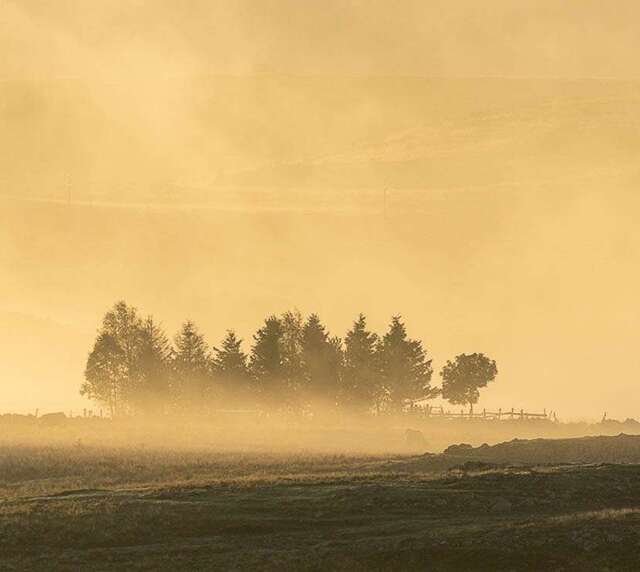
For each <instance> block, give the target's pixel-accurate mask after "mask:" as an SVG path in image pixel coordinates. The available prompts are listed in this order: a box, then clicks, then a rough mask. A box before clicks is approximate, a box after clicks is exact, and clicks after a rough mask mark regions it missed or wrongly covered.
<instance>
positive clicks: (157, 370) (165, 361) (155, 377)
mask: <svg viewBox="0 0 640 572" xmlns="http://www.w3.org/2000/svg"><path fill="white" fill-rule="evenodd" d="M171 358H172V348H171V344H170V343H169V340H168V338H167V336H166V334H165V333H164V331H163V330H162V328H161V327H160V326H159V325H158V324H157V323H156V322H155V321H154V319H153V317H152V316H148V317H147V319H146V320H145V321H144V322H143V323H142V325H141V331H140V349H139V352H138V358H137V362H136V375H135V377H136V383H135V388H134V391H133V395H132V396H131V399H132V401H133V402H134V403H135V405H136V406H137V408H138V409H141V410H142V411H145V412H149V413H161V412H163V411H164V410H165V409H166V406H167V404H168V401H169V388H170V366H171Z"/></svg>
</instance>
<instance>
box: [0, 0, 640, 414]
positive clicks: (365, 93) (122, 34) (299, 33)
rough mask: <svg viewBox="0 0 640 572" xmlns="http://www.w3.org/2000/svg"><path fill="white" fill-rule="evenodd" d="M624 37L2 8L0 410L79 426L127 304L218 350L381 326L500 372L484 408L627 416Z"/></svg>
mask: <svg viewBox="0 0 640 572" xmlns="http://www.w3.org/2000/svg"><path fill="white" fill-rule="evenodd" d="M639 12H640V5H638V3H637V2H632V1H626V0H624V1H618V2H615V3H614V4H611V3H605V2H603V1H595V0H582V1H579V2H578V1H567V2H557V1H555V2H550V1H536V2H515V1H506V0H490V1H487V2H482V3H481V2H455V1H454V2H451V1H448V2H444V1H443V2H434V1H432V2H425V1H417V0H416V1H409V0H405V1H401V2H381V1H370V2H356V1H352V2H348V1H341V2H338V1H333V0H327V1H324V2H300V1H298V2H294V1H284V0H279V1H275V0H273V1H266V0H265V1H262V2H258V1H253V2H249V1H237V0H236V1H234V2H215V3H212V2H204V1H202V2H201V1H197V0H196V1H190V2H177V1H157V2H153V3H149V2H142V1H128V2H119V3H113V2H107V1H84V2H79V1H76V2H71V1H57V2H51V1H36V0H23V1H21V2H10V1H6V0H5V1H4V2H2V4H0V194H1V195H2V197H3V198H0V276H1V277H2V279H1V280H0V320H2V323H3V324H4V325H5V327H4V328H2V330H1V331H0V410H11V409H16V410H25V409H35V408H36V407H40V408H41V409H47V408H49V409H51V408H56V409H57V408H63V409H70V408H76V409H77V408H80V407H83V406H84V402H83V401H82V400H81V399H80V397H79V396H78V394H77V388H78V386H79V384H80V381H81V375H82V370H83V367H84V360H85V358H86V353H87V352H88V350H89V347H90V345H91V343H92V338H93V335H94V332H95V328H96V327H97V325H98V322H99V319H100V317H101V315H102V313H103V312H104V311H105V310H106V309H107V308H108V307H109V306H110V305H111V304H112V303H113V302H114V301H115V300H117V299H119V298H125V299H126V300H127V301H129V302H130V303H133V304H135V305H137V306H138V307H139V308H140V309H141V310H142V311H144V312H151V313H153V314H154V315H156V316H157V317H158V318H159V319H160V320H161V321H163V322H164V324H165V325H166V327H167V328H168V329H169V330H170V332H173V331H175V329H176V328H177V327H178V325H179V323H180V321H181V320H183V319H186V318H192V319H194V320H195V321H196V322H198V323H199V324H200V325H201V327H202V329H203V331H204V332H205V333H206V334H207V336H208V338H209V341H210V342H211V343H217V342H218V341H219V340H220V338H221V337H222V336H223V335H224V332H225V330H226V329H227V328H230V327H235V328H236V329H237V330H238V332H239V333H240V334H241V335H242V336H243V337H244V338H245V340H246V341H247V342H248V341H249V340H250V337H251V333H252V332H253V331H254V330H255V329H256V328H257V327H258V325H259V323H260V321H261V320H262V318H263V317H264V316H265V315H267V314H269V313H272V312H280V311H283V310H286V309H288V308H291V307H294V306H297V307H299V308H300V310H301V311H303V312H313V311H316V312H318V313H320V315H321V317H322V318H323V319H324V320H325V322H326V323H327V325H328V326H329V328H330V330H332V332H334V333H336V334H339V335H342V334H344V332H345V331H346V329H347V328H348V326H349V325H350V322H351V321H352V320H353V319H354V318H355V316H356V315H357V313H358V312H360V311H363V312H365V313H366V314H367V315H368V316H369V318H370V322H371V325H372V326H373V327H374V328H375V329H377V330H379V331H381V330H382V329H383V328H384V327H385V324H386V323H387V322H388V319H389V317H390V316H391V315H392V314H395V313H401V314H402V315H403V316H404V317H405V319H406V321H407V323H408V328H409V331H410V333H411V334H412V335H414V336H416V337H420V338H421V339H423V341H424V343H425V345H426V347H427V348H429V349H430V350H431V352H432V353H433V355H434V358H435V364H436V369H437V370H439V367H440V366H441V365H442V363H443V362H444V361H445V360H446V359H448V358H450V357H452V356H453V355H455V354H456V353H460V352H472V351H484V352H486V353H488V354H490V355H491V356H492V357H494V358H495V359H496V360H497V362H498V366H499V369H500V374H499V376H498V379H497V382H496V384H495V386H494V387H492V388H490V389H488V390H486V392H485V393H484V394H483V395H482V397H481V404H480V405H481V406H482V405H483V404H486V405H487V406H496V407H499V406H502V407H504V408H506V407H511V406H515V407H518V408H519V407H524V408H526V409H530V410H535V409H542V408H543V407H547V408H548V409H549V408H552V409H557V410H558V411H559V412H560V413H561V414H564V415H565V416H566V417H580V416H592V417H596V416H599V415H601V414H602V412H603V411H605V410H606V411H607V412H608V413H609V416H619V417H626V416H638V413H637V410H638V407H640V399H637V398H636V397H635V395H637V394H636V392H635V391H634V389H635V384H636V382H637V379H638V376H639V374H640V363H639V358H638V357H637V355H638V354H637V352H636V345H637V339H638V337H637V334H636V331H635V330H636V324H637V322H638V303H637V292H638V286H640V284H639V283H640V279H639V278H640V276H639V274H638V270H637V269H638V262H639V260H638V258H639V256H638V254H639V250H638V249H639V246H640V239H639V237H638V232H637V230H636V227H637V225H636V218H637V216H636V214H637V212H638V200H637V199H636V194H637V193H636V189H637V187H638V183H639V182H640V171H639V167H638V165H639V162H638V159H639V156H640V89H639V87H640V84H639V83H638V81H639V80H640V69H639V63H638V59H637V57H636V56H637V54H638V53H639V51H640V35H639V34H637V24H636V23H637V22H638V21H639V19H640V18H639V16H640V13H639ZM384 189H387V201H386V204H387V207H386V216H385V212H384V210H385V209H384V199H383V193H384ZM247 345H248V344H247ZM34 355H36V356H37V359H33V356H34ZM435 381H436V382H437V381H438V379H437V378H436V379H435Z"/></svg>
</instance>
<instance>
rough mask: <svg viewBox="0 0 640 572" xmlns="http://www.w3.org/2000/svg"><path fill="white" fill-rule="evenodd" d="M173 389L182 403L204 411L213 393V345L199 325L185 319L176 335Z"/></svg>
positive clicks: (178, 400) (182, 405)
mask: <svg viewBox="0 0 640 572" xmlns="http://www.w3.org/2000/svg"><path fill="white" fill-rule="evenodd" d="M174 345H175V352H174V357H173V384H172V385H173V393H174V397H175V399H176V400H177V403H178V407H179V408H183V409H185V408H186V409H194V410H200V411H202V410H203V409H204V408H205V407H206V405H207V404H208V403H209V402H210V400H211V397H212V389H213V387H212V385H213V384H212V376H211V371H210V362H209V348H208V346H207V342H206V341H205V339H204V336H203V335H202V334H201V333H200V332H199V331H198V328H197V327H196V325H195V324H194V323H193V322H191V321H187V322H185V323H184V324H183V325H182V327H181V329H180V331H179V332H178V334H177V335H176V337H175V339H174Z"/></svg>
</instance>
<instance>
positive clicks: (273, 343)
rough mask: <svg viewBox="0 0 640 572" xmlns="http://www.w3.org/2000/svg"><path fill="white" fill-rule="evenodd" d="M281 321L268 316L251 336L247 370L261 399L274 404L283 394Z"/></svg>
mask: <svg viewBox="0 0 640 572" xmlns="http://www.w3.org/2000/svg"><path fill="white" fill-rule="evenodd" d="M282 334H283V328H282V323H281V322H280V320H279V319H278V318H277V317H276V316H269V317H268V318H267V319H266V320H265V322H264V325H263V326H262V327H261V328H260V329H259V330H258V331H257V332H256V333H255V334H254V336H253V341H254V343H253V347H252V348H251V357H250V359H249V371H250V373H251V376H252V378H253V380H254V382H255V383H256V388H257V390H258V392H259V393H260V395H261V397H262V398H263V401H265V402H267V403H268V404H269V405H271V406H276V405H277V403H278V401H279V400H280V399H282V395H283V387H284V386H283V378H284V369H283V357H282Z"/></svg>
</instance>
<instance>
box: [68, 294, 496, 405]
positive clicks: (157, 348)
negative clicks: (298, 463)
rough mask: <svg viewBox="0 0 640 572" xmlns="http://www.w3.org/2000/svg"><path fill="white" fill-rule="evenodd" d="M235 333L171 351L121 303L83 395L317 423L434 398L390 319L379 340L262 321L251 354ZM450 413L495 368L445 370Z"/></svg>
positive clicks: (427, 362)
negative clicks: (292, 416) (293, 416)
mask: <svg viewBox="0 0 640 572" xmlns="http://www.w3.org/2000/svg"><path fill="white" fill-rule="evenodd" d="M242 345H243V342H242V339H241V338H239V337H238V336H237V335H236V332H235V331H234V330H232V329H229V330H227V332H226V335H225V336H224V337H223V339H222V340H221V342H220V344H219V345H217V346H213V347H211V346H209V344H208V343H207V341H206V339H205V337H204V335H203V334H202V333H201V332H200V330H199V329H198V327H197V326H196V324H195V323H194V322H193V321H190V320H187V321H185V322H184V323H183V324H182V325H181V327H180V329H179V331H178V332H177V334H176V335H175V336H174V337H173V341H172V342H171V341H170V340H169V337H168V336H167V335H166V334H165V332H164V330H163V328H162V326H161V325H160V324H159V323H158V322H157V321H156V320H155V319H154V318H153V317H151V316H148V317H146V318H142V317H140V315H139V314H138V311H137V309H136V308H135V307H133V306H129V305H128V304H126V303H125V302H124V301H120V302H117V303H116V304H115V305H114V306H113V308H111V309H110V310H109V311H108V312H107V313H106V314H105V316H104V318H103V320H102V324H101V327H100V329H99V330H98V333H97V336H96V340H95V342H94V345H93V347H92V349H91V351H90V353H89V356H88V358H87V363H86V367H85V381H84V383H83V384H82V385H81V387H80V392H81V394H82V395H85V396H86V397H88V398H89V399H92V400H95V401H97V402H99V403H101V404H103V405H105V406H106V407H108V409H109V411H110V413H111V415H122V414H138V413H168V412H195V413H200V414H207V413H210V412H212V411H215V410H220V409H225V408H229V407H233V408H237V407H245V408H246V407H249V408H255V407H258V408H261V409H265V410H269V411H288V412H295V413H300V414H302V413H304V414H316V413H318V412H320V411H322V412H327V411H337V410H338V409H345V410H349V411H351V412H357V413H367V412H374V411H375V412H377V413H384V412H400V411H403V410H404V409H405V408H407V407H408V406H410V405H411V404H412V403H413V402H414V401H416V400H424V399H429V398H432V397H434V396H435V395H437V394H438V392H439V391H440V390H439V389H438V388H434V387H433V386H432V385H431V378H432V375H433V367H432V358H431V356H430V355H429V354H428V352H427V350H426V349H425V348H424V346H423V344H422V341H420V340H418V339H413V338H411V337H409V335H408V333H407V328H406V326H405V323H404V321H403V320H402V318H401V317H400V316H393V317H392V318H391V322H390V323H389V326H388V329H387V331H386V332H385V333H384V334H383V335H382V336H378V335H377V334H376V333H374V332H372V331H370V330H369V329H368V328H367V320H366V317H365V316H364V315H363V314H360V315H358V317H357V319H356V320H355V321H354V322H353V325H352V326H351V328H350V329H349V331H348V332H347V333H346V335H345V337H344V340H343V339H342V338H340V337H338V336H335V335H332V334H331V333H330V332H329V330H328V329H327V327H326V325H325V324H324V323H323V322H322V320H321V319H320V316H319V315H318V314H315V313H313V314H310V315H309V316H307V317H306V318H305V317H304V316H303V315H302V314H301V313H300V312H299V311H298V310H294V311H289V312H285V313H284V314H282V315H280V316H276V315H271V316H268V317H267V318H266V319H265V320H264V322H263V324H262V326H260V327H259V328H258V330H257V331H256V332H255V334H254V335H253V344H252V346H251V348H250V351H249V352H248V354H247V353H245V351H244V350H243V347H242ZM441 375H442V379H443V385H442V393H443V396H444V397H445V398H446V399H448V400H449V401H451V403H456V404H457V403H464V404H467V403H469V404H473V403H476V402H477V400H478V395H479V388H481V387H484V386H486V385H487V383H488V382H489V381H492V380H493V379H495V377H496V375H497V368H496V365H495V362H494V361H491V360H489V358H487V357H486V356H484V355H483V354H471V355H465V354H461V355H459V356H457V357H456V358H455V360H454V361H453V362H447V364H446V365H445V367H444V368H443V370H442V373H441Z"/></svg>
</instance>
